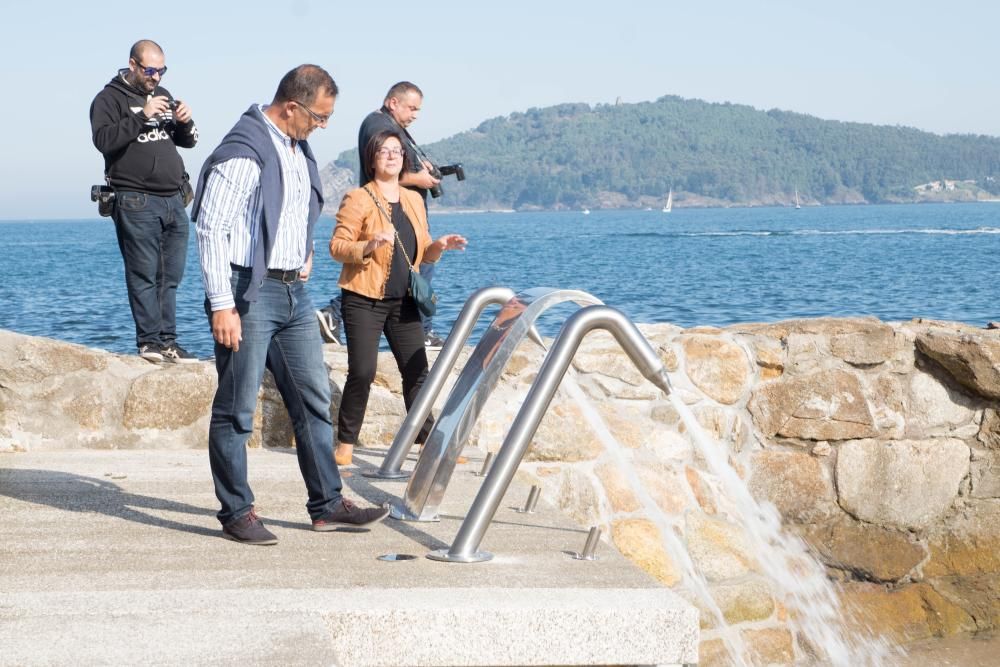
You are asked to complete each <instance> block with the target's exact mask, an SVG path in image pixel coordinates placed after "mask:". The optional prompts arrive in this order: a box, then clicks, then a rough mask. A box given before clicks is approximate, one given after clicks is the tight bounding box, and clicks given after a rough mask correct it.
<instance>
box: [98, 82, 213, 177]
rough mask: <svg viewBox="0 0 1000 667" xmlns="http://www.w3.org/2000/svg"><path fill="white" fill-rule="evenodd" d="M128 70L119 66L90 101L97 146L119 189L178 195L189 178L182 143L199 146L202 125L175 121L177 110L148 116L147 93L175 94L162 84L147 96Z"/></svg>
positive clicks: (185, 146)
mask: <svg viewBox="0 0 1000 667" xmlns="http://www.w3.org/2000/svg"><path fill="white" fill-rule="evenodd" d="M127 71H128V70H119V72H118V74H117V76H115V77H114V78H113V79H111V81H110V82H108V84H107V85H106V86H104V89H103V90H102V91H101V92H99V93H98V94H97V97H95V98H94V101H93V103H92V104H91V105H90V127H91V130H92V132H93V138H94V146H96V147H97V150H99V151H101V153H102V154H103V155H104V172H105V173H106V174H107V175H108V177H109V178H110V180H111V185H112V187H114V188H115V189H116V190H135V191H136V192H147V193H150V194H154V195H161V196H165V195H171V194H174V193H175V192H177V191H178V190H179V189H180V187H181V184H182V183H183V180H184V162H183V160H181V156H180V154H179V153H178V152H177V147H178V146H180V147H181V148H191V147H192V146H194V145H195V143H197V141H198V130H197V129H196V128H195V126H194V122H193V121H189V122H187V123H179V122H177V121H176V120H174V117H173V112H172V111H168V112H167V113H165V114H161V115H158V116H156V117H154V118H146V116H145V114H143V113H142V108H143V107H144V106H145V105H146V100H147V99H148V97H156V96H159V95H164V96H166V97H167V98H169V99H173V97H172V96H171V95H170V93H169V92H167V90H166V89H165V88H162V87H160V86H157V87H156V89H155V90H154V91H153V93H152V95H149V96H147V95H146V93H144V92H142V91H140V90H137V89H136V88H133V87H132V86H131V85H129V83H128V82H127V81H125V78H124V74H125V72H127Z"/></svg>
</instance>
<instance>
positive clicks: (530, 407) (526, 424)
mask: <svg viewBox="0 0 1000 667" xmlns="http://www.w3.org/2000/svg"><path fill="white" fill-rule="evenodd" d="M594 329H605V330H607V331H609V332H611V334H612V335H613V336H614V337H615V340H617V341H618V344H619V345H621V346H622V349H623V350H624V351H625V353H626V354H627V355H628V356H629V358H630V359H631V360H632V363H634V364H635V365H636V367H637V368H638V369H639V371H640V372H641V373H642V374H643V376H644V377H645V378H646V379H648V380H649V381H650V382H652V383H653V384H655V385H656V386H657V387H659V388H660V389H662V390H663V391H664V392H665V393H667V394H669V393H670V391H671V387H670V379H669V377H668V376H667V371H666V369H665V368H664V366H663V362H662V361H661V360H660V358H659V356H657V354H656V352H655V351H654V350H653V348H652V347H650V345H649V343H648V342H647V341H646V339H645V338H644V337H643V335H642V333H640V331H639V330H638V329H637V328H636V326H635V324H633V323H632V321H631V320H629V319H628V317H626V316H625V315H624V314H623V313H622V312H621V311H619V310H616V309H615V308H610V307H608V306H589V307H586V308H582V309H580V310H579V311H577V312H576V313H574V314H573V315H571V316H570V317H569V319H567V320H566V322H565V323H564V324H563V327H562V331H561V332H560V333H559V336H558V337H557V338H556V341H555V343H554V344H553V346H552V349H551V350H549V353H548V354H547V355H546V357H545V361H544V362H542V366H541V368H540V369H539V371H538V376H537V378H536V379H535V382H534V384H532V385H531V389H530V390H529V392H528V395H527V397H526V398H525V399H524V404H523V405H522V406H521V409H520V411H518V413H517V417H515V419H514V423H513V424H511V427H510V430H509V431H508V433H507V437H506V438H505V439H504V442H503V445H502V446H501V447H500V451H499V453H498V454H497V456H496V458H495V460H494V462H493V466H492V468H491V469H490V472H489V474H488V475H487V477H486V480H485V481H484V482H483V485H482V486H481V487H480V489H479V493H478V494H477V495H476V499H475V501H473V503H472V507H471V508H470V509H469V513H468V515H466V517H465V520H464V521H463V522H462V525H461V527H460V528H459V530H458V534H457V535H456V536H455V541H454V542H453V543H452V545H451V547H450V548H449V549H438V550H436V551H432V552H431V553H429V554H428V555H427V557H428V558H430V559H432V560H440V561H447V562H452V563H476V562H481V561H485V560H490V559H491V558H493V555H492V554H491V553H489V552H486V551H480V550H479V546H480V544H481V543H482V540H483V535H485V534H486V530H487V529H488V528H489V525H490V522H491V521H492V520H493V516H494V515H495V514H496V512H497V509H498V508H499V507H500V502H501V501H502V499H503V496H504V494H505V493H506V492H507V488H508V487H509V486H510V483H511V480H513V479H514V473H515V472H517V467H518V465H520V463H521V459H523V458H524V455H525V453H526V452H527V451H528V446H529V444H530V443H531V439H532V437H533V436H534V435H535V431H536V430H537V429H538V424H539V423H540V422H541V421H542V417H544V416H545V412H546V410H547V409H548V407H549V404H550V403H551V401H552V396H553V395H554V394H555V392H556V389H558V388H559V383H560V382H561V381H562V378H563V375H565V374H566V371H567V369H568V368H569V365H570V363H571V362H572V360H573V355H574V354H576V351H577V349H579V347H580V343H581V341H582V340H583V338H584V336H586V335H587V333H589V332H590V331H592V330H594Z"/></svg>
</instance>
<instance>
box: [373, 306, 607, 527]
mask: <svg viewBox="0 0 1000 667" xmlns="http://www.w3.org/2000/svg"><path fill="white" fill-rule="evenodd" d="M569 302H573V303H576V304H578V305H580V306H589V305H592V304H595V303H601V301H600V300H599V299H598V298H597V297H595V296H594V295H592V294H587V293H586V292H580V291H578V290H564V289H555V288H550V287H535V288H532V289H529V290H525V291H523V292H521V293H519V294H517V295H516V296H515V297H514V298H513V299H511V300H510V301H508V302H507V303H505V304H504V306H503V308H502V309H501V310H500V312H499V313H497V316H496V318H495V319H494V320H493V322H492V323H491V324H490V326H489V327H488V328H487V330H486V332H485V333H484V334H483V336H482V338H480V340H479V343H477V344H476V347H475V349H473V350H472V354H470V355H469V358H468V360H467V361H466V362H465V367H464V368H463V369H462V372H461V373H460V374H459V376H458V378H457V379H456V380H455V385H454V386H453V387H452V389H451V393H450V394H449V395H448V400H446V401H445V402H444V405H442V406H441V411H440V413H439V414H438V417H437V420H436V421H435V422H434V428H433V429H431V432H430V433H429V434H428V436H427V441H426V442H425V443H424V448H423V451H421V452H420V458H419V459H418V460H417V464H416V465H415V466H414V467H413V475H412V476H411V477H410V481H409V482H408V483H407V485H406V490H405V491H404V493H403V497H402V499H401V502H400V503H399V504H394V505H393V506H392V508H391V510H390V516H392V517H393V518H395V519H401V520H404V521H437V520H438V507H440V505H441V500H442V499H443V498H444V493H445V490H446V489H447V488H448V483H449V482H450V480H451V475H452V473H453V472H454V470H455V465H456V463H457V462H458V455H459V452H461V450H462V447H463V446H464V445H465V442H466V441H467V440H468V437H469V434H470V433H471V431H472V427H473V425H474V424H475V422H476V420H477V419H478V418H479V414H480V412H481V411H482V410H483V407H484V406H485V404H486V400H487V398H488V397H489V395H490V393H491V392H492V391H493V389H494V388H495V387H496V384H497V382H498V381H499V379H500V375H501V373H502V372H503V369H504V368H505V367H506V366H507V362H508V361H510V358H511V357H512V356H513V354H514V352H515V350H516V349H517V347H518V346H519V345H520V343H521V341H523V340H524V339H525V338H526V337H529V336H530V335H531V331H532V329H533V328H534V322H535V321H536V320H537V319H538V318H539V317H540V316H541V315H542V314H543V313H544V312H545V311H547V310H548V309H549V308H551V307H552V306H555V305H557V304H561V303H569Z"/></svg>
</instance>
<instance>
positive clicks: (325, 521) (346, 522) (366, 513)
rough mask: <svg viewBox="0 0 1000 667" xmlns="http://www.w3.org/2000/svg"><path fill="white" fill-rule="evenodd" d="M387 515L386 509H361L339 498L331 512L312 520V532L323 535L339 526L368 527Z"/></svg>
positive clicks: (387, 509)
mask: <svg viewBox="0 0 1000 667" xmlns="http://www.w3.org/2000/svg"><path fill="white" fill-rule="evenodd" d="M388 514H389V508H388V507H366V508H365V509H361V508H360V507H358V506H357V505H355V504H354V503H352V502H351V501H350V500H348V499H347V498H341V499H340V502H339V503H337V504H336V505H335V506H334V508H333V510H331V511H329V512H327V513H326V514H323V515H322V516H320V517H318V518H316V519H313V530H315V531H318V532H321V533H325V532H327V531H330V530H336V529H337V527H339V526H354V527H360V526H369V525H371V524H373V523H376V522H378V521H381V520H382V519H384V518H385V517H386V516H388Z"/></svg>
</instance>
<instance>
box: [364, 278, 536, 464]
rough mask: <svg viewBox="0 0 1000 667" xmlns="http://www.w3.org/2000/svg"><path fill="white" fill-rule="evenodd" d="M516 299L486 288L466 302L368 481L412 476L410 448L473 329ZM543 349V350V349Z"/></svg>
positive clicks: (511, 294)
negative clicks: (493, 309)
mask: <svg viewBox="0 0 1000 667" xmlns="http://www.w3.org/2000/svg"><path fill="white" fill-rule="evenodd" d="M514 296H515V294H514V290H512V289H510V288H509V287H483V288H482V289H478V290H476V291H475V292H473V293H472V294H471V295H470V296H469V298H468V299H466V300H465V305H464V306H462V311H461V312H460V313H459V314H458V319H457V320H455V324H454V326H452V328H451V333H449V334H448V340H446V341H445V344H444V347H442V348H441V352H439V353H438V357H437V359H436V360H435V361H434V366H432V367H431V370H430V373H428V374H427V377H426V378H425V379H424V385H423V387H421V388H420V393H419V394H417V398H416V400H415V401H413V405H411V406H410V409H409V410H408V411H407V413H406V418H405V419H403V424H402V426H400V427H399V431H397V432H396V437H395V438H393V440H392V445H391V446H390V447H389V452H388V453H387V454H386V455H385V458H384V459H382V465H381V466H379V469H378V470H376V471H375V472H365V473H362V474H363V475H364V476H365V477H377V478H381V479H403V478H406V477H409V476H410V473H408V472H401V470H400V468H402V467H403V461H405V460H406V455H407V454H409V453H410V448H412V447H413V441H414V440H415V439H416V437H417V433H418V432H419V431H420V427H421V426H422V425H423V423H424V421H425V420H426V419H427V415H429V414H430V413H431V408H433V407H434V401H435V400H437V397H438V394H440V393H441V388H442V387H444V383H445V381H447V379H448V374H449V373H450V372H451V369H452V368H454V366H455V362H456V361H457V360H458V356H459V355H460V354H461V353H462V347H463V346H464V345H465V341H467V340H468V339H469V336H470V335H471V334H472V329H473V328H474V327H475V326H476V322H478V321H479V316H480V315H482V314H483V311H484V310H486V309H487V308H488V307H489V306H491V305H493V304H502V303H507V302H508V301H510V300H511V299H513V298H514ZM529 336H530V337H531V339H532V340H534V341H535V342H537V343H538V344H539V345H542V339H541V337H540V336H539V335H538V332H537V331H535V329H534V328H532V330H531V333H530V334H529ZM542 347H543V348H544V345H542Z"/></svg>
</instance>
